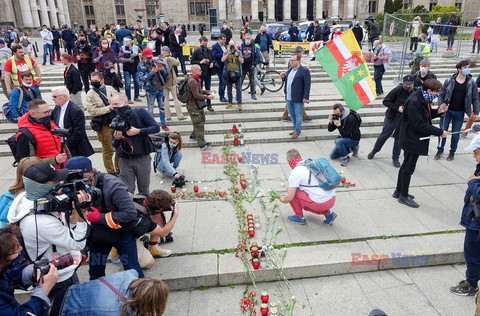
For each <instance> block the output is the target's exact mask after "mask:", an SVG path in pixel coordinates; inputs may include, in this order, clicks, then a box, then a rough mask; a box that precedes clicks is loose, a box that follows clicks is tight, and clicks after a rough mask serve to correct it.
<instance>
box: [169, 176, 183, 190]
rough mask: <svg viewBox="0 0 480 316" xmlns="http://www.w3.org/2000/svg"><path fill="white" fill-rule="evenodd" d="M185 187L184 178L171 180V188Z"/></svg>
mask: <svg viewBox="0 0 480 316" xmlns="http://www.w3.org/2000/svg"><path fill="white" fill-rule="evenodd" d="M184 185H185V176H184V175H181V176H180V177H178V178H175V179H173V183H172V186H175V187H177V188H181V187H183V186H184Z"/></svg>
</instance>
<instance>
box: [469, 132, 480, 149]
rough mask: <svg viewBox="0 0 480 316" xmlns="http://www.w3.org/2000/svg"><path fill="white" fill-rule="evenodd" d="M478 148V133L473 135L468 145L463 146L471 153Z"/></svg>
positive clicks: (479, 145) (479, 139)
mask: <svg viewBox="0 0 480 316" xmlns="http://www.w3.org/2000/svg"><path fill="white" fill-rule="evenodd" d="M478 148H480V135H479V136H475V137H474V138H473V139H472V142H471V143H470V146H468V147H466V148H465V151H466V152H469V153H473V152H474V151H475V150H476V149H478Z"/></svg>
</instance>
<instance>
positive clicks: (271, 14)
mask: <svg viewBox="0 0 480 316" xmlns="http://www.w3.org/2000/svg"><path fill="white" fill-rule="evenodd" d="M267 5H268V8H267V14H268V22H273V21H275V0H268V3H267Z"/></svg>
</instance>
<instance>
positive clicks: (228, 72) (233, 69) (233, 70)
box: [221, 40, 243, 111]
mask: <svg viewBox="0 0 480 316" xmlns="http://www.w3.org/2000/svg"><path fill="white" fill-rule="evenodd" d="M221 60H222V62H223V63H225V68H224V71H223V76H224V77H225V81H226V82H227V96H228V103H227V109H229V108H231V107H232V106H233V95H232V87H233V85H235V90H236V91H237V97H236V100H237V104H238V110H239V111H241V110H242V78H243V77H242V64H243V56H242V52H241V51H239V50H237V48H236V47H235V42H234V41H233V40H230V42H229V43H228V47H227V51H226V52H225V53H224V55H223V57H222V59H221Z"/></svg>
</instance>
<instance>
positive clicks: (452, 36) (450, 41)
mask: <svg viewBox="0 0 480 316" xmlns="http://www.w3.org/2000/svg"><path fill="white" fill-rule="evenodd" d="M454 41H455V34H448V37H447V47H448V48H452V47H453V42H454Z"/></svg>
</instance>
